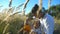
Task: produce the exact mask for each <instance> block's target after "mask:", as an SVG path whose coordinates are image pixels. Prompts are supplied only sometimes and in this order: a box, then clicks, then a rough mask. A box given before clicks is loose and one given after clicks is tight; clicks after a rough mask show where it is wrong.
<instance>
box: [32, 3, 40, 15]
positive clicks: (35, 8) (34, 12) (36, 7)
mask: <svg viewBox="0 0 60 34" xmlns="http://www.w3.org/2000/svg"><path fill="white" fill-rule="evenodd" d="M38 8H39V6H38V5H37V4H35V6H34V7H33V8H32V13H33V14H36V12H37V10H38Z"/></svg>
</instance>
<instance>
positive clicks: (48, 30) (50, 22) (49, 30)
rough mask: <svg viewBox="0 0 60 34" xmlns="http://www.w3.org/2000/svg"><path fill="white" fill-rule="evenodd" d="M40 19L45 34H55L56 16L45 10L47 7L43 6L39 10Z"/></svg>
mask: <svg viewBox="0 0 60 34" xmlns="http://www.w3.org/2000/svg"><path fill="white" fill-rule="evenodd" d="M39 19H40V22H41V28H42V30H43V31H44V32H45V34H53V31H54V18H53V17H52V16H51V15H49V14H48V13H46V12H45V9H44V8H42V10H40V12H39Z"/></svg>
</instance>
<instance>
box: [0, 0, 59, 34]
mask: <svg viewBox="0 0 60 34" xmlns="http://www.w3.org/2000/svg"><path fill="white" fill-rule="evenodd" d="M40 2H42V5H41V7H44V8H45V10H46V11H48V13H49V14H50V15H52V16H53V17H54V20H55V29H54V34H60V0H41V1H40V0H0V34H17V32H18V31H19V30H20V29H21V28H22V27H23V25H24V22H25V20H26V19H27V17H32V15H31V10H32V8H33V7H34V5H35V4H38V5H40V4H39V3H40ZM20 34H22V32H20Z"/></svg>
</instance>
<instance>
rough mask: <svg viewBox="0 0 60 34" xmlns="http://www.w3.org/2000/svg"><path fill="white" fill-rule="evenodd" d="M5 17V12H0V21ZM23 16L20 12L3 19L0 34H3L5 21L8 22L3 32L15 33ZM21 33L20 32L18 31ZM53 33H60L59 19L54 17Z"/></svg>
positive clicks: (21, 23) (21, 24)
mask: <svg viewBox="0 0 60 34" xmlns="http://www.w3.org/2000/svg"><path fill="white" fill-rule="evenodd" d="M5 17H6V15H5V14H3V15H2V14H0V22H1V21H2V20H3V19H4V18H5ZM23 20H24V17H23V16H21V15H20V14H16V15H14V16H12V17H9V18H8V19H7V20H6V21H4V22H3V23H2V24H1V25H0V34H3V31H4V28H5V26H6V25H7V24H6V23H9V26H8V27H7V29H6V31H5V33H4V34H7V33H8V34H17V32H18V31H19V30H20V29H21V27H23V22H24V21H23ZM20 34H22V32H20ZM54 34H60V20H58V19H56V18H55V30H54Z"/></svg>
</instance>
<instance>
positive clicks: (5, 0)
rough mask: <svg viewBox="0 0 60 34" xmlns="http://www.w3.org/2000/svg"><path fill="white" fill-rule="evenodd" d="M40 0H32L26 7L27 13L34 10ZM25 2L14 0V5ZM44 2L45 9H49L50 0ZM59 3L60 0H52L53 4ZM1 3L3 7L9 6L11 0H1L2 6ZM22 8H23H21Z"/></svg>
mask: <svg viewBox="0 0 60 34" xmlns="http://www.w3.org/2000/svg"><path fill="white" fill-rule="evenodd" d="M38 1H39V0H30V1H29V2H28V4H27V7H26V9H25V13H26V14H28V13H29V12H30V11H31V10H32V8H33V6H34V5H35V4H38ZM24 2H25V0H13V1H12V7H14V6H15V7H17V6H18V5H20V4H22V3H24ZM42 2H43V7H44V8H45V9H48V0H43V1H42ZM57 4H60V0H52V1H51V6H53V5H57ZM1 5H2V6H3V7H2V9H3V8H7V7H8V5H9V0H0V6H1ZM21 10H22V8H21Z"/></svg>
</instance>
